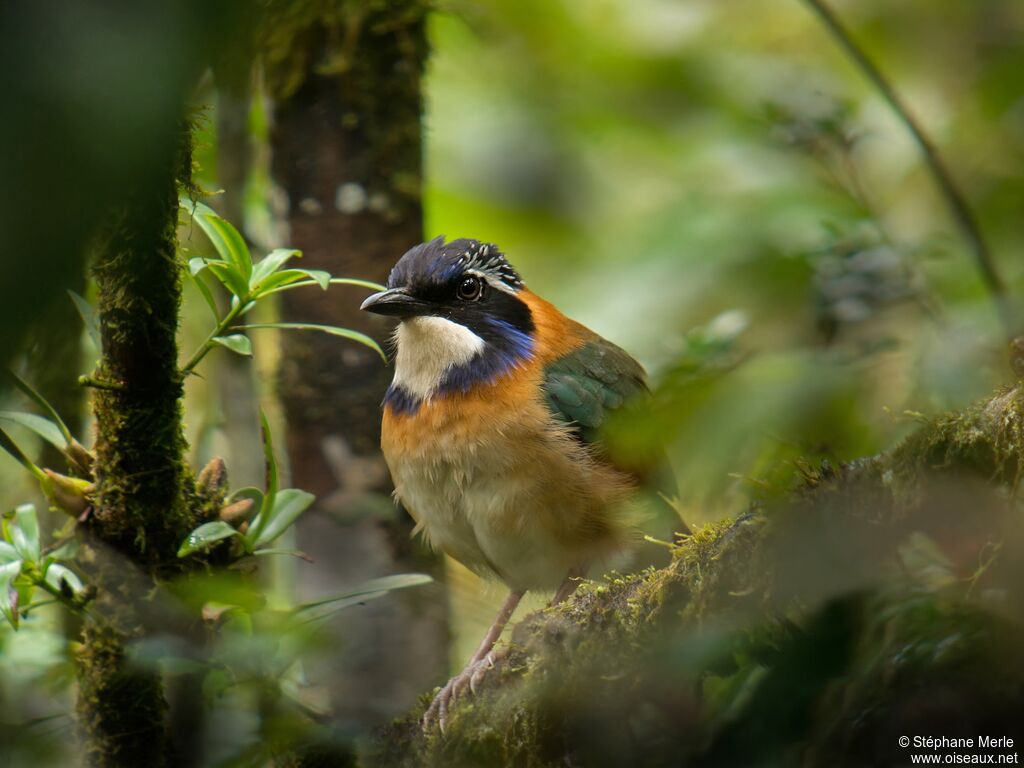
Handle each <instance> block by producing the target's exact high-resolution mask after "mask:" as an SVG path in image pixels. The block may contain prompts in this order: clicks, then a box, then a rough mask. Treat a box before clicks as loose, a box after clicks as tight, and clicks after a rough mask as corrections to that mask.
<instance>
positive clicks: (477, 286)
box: [455, 277, 484, 301]
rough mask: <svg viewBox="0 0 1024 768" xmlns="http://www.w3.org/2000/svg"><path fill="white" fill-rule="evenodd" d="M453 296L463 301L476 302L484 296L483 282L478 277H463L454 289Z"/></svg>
mask: <svg viewBox="0 0 1024 768" xmlns="http://www.w3.org/2000/svg"><path fill="white" fill-rule="evenodd" d="M455 295H456V296H458V297H459V298H460V299H462V300H463V301H476V300H477V299H479V298H480V297H481V296H483V295H484V281H483V280H481V279H480V278H479V277H464V278H462V281H461V282H460V283H459V287H458V288H456V289H455Z"/></svg>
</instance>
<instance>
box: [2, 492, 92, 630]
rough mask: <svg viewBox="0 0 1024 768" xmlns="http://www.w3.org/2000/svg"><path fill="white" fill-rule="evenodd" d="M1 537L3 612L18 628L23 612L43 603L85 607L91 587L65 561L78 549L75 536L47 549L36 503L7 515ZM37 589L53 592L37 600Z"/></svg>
mask: <svg viewBox="0 0 1024 768" xmlns="http://www.w3.org/2000/svg"><path fill="white" fill-rule="evenodd" d="M2 533H3V539H2V540H0V613H2V614H3V616H4V618H5V619H7V621H8V623H10V625H11V626H12V627H14V628H15V629H17V628H18V624H19V621H20V619H21V617H22V616H26V615H28V613H29V611H30V610H32V609H34V608H38V607H40V606H42V605H48V604H50V603H56V602H60V603H63V604H64V605H66V606H68V607H69V608H72V609H74V610H84V608H85V605H86V604H87V603H88V602H89V600H90V598H91V593H90V590H89V589H87V588H86V586H85V585H84V584H83V583H82V580H81V579H80V578H78V575H77V574H75V572H74V571H72V570H71V569H70V568H68V567H67V566H66V565H63V564H62V562H61V561H63V560H69V559H71V558H72V557H73V556H74V554H75V551H76V549H77V547H76V543H75V540H74V539H69V540H68V541H66V542H63V543H61V545H59V546H57V547H55V548H53V549H51V550H50V551H49V552H46V551H43V549H42V546H41V544H40V538H39V519H38V517H37V515H36V508H35V507H34V506H33V505H32V504H22V505H21V506H20V507H18V508H17V509H14V510H12V511H10V512H8V513H6V514H5V515H4V516H3V520H2ZM36 590H41V591H43V592H46V593H48V594H49V595H50V598H49V599H45V600H41V601H34V598H35V594H36Z"/></svg>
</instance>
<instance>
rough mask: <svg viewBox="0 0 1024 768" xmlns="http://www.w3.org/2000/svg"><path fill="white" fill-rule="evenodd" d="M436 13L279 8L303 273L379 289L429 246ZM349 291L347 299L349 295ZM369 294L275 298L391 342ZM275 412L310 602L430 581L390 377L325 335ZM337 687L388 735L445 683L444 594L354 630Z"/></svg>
mask: <svg viewBox="0 0 1024 768" xmlns="http://www.w3.org/2000/svg"><path fill="white" fill-rule="evenodd" d="M426 13H427V5H426V4H425V3H423V2H422V0H401V2H393V3H381V2H376V1H375V0H355V1H354V2H353V1H348V2H345V1H343V0H322V1H320V2H315V1H314V2H304V3H291V2H275V3H271V12H270V14H269V18H268V19H267V21H266V23H265V32H264V40H263V59H264V62H265V71H266V75H267V82H268V87H269V91H270V96H271V97H272V99H273V104H274V116H273V130H272V135H271V140H272V151H273V162H272V171H273V177H274V179H275V181H276V182H277V184H278V185H279V187H280V188H281V189H283V191H284V192H285V194H286V195H287V203H288V213H287V222H288V225H289V236H288V242H289V244H291V245H293V246H295V247H297V248H300V249H302V251H303V262H304V263H303V266H305V267H313V268H320V269H326V270H329V271H330V272H331V273H332V274H335V275H344V276H351V277H359V278H365V279H371V280H376V281H379V282H384V281H386V279H387V275H388V272H389V271H390V268H391V266H392V265H393V264H394V262H395V261H396V260H397V259H398V257H399V256H401V255H402V254H403V253H404V252H405V251H406V250H407V249H408V248H410V247H411V246H413V245H415V244H416V243H418V242H420V241H421V240H422V239H423V213H422V203H421V167H422V139H421V133H422V124H421V113H422V108H423V99H422V92H421V77H422V72H423V67H424V63H425V59H426V55H427V42H426V34H425V23H426ZM346 291H348V292H347V293H346ZM361 297H362V294H360V293H358V292H356V291H353V290H351V289H344V288H341V289H338V290H332V291H330V292H328V293H320V292H313V293H309V292H306V293H303V294H302V295H301V296H300V295H299V294H298V292H291V293H285V294H282V307H281V311H282V315H283V319H285V320H289V321H303V322H315V323H325V324H329V325H339V326H343V327H346V328H354V329H357V330H360V331H363V332H365V333H368V334H370V335H371V336H373V337H375V338H377V339H379V340H383V339H384V338H385V337H386V336H387V335H388V334H389V333H390V330H391V327H390V325H389V324H388V323H387V322H386V321H385V320H384V319H382V318H379V317H375V316H371V315H368V314H367V313H364V312H360V311H359V303H360V300H361ZM280 370H281V380H280V381H281V384H280V396H281V400H282V404H283V406H284V409H285V412H286V414H287V424H288V433H287V441H288V455H289V459H290V464H291V472H292V480H293V483H294V484H295V485H296V486H298V487H301V488H305V489H308V490H309V491H311V492H313V493H315V494H316V495H317V507H316V508H315V510H314V512H313V513H312V514H309V515H306V516H305V517H304V518H303V519H302V521H300V523H299V527H298V537H299V545H300V548H301V549H303V550H304V551H307V552H309V554H311V555H312V556H313V557H314V558H315V559H316V561H317V563H318V567H317V569H316V573H315V574H312V577H313V578H316V579H317V580H318V583H316V584H310V583H306V584H304V585H303V587H304V588H305V589H307V590H311V591H312V590H318V589H321V590H322V589H325V588H327V587H328V585H331V587H330V588H332V589H337V585H338V584H339V583H342V584H352V583H358V582H360V581H363V580H365V579H367V578H370V577H373V576H379V575H381V574H382V573H386V572H391V571H408V570H434V569H436V568H437V565H438V561H437V560H436V559H433V558H430V557H428V556H427V555H426V554H425V553H424V552H422V551H420V550H418V549H416V548H414V547H415V545H412V544H411V543H410V539H409V531H410V529H411V523H410V521H409V520H408V519H407V518H405V517H396V515H395V511H394V506H393V504H392V503H391V501H390V499H389V498H388V497H387V495H386V494H387V492H388V491H389V490H390V488H389V485H388V477H387V470H386V468H385V467H384V462H383V459H382V457H381V455H380V450H379V442H380V401H381V398H382V396H383V393H384V390H385V389H386V387H387V384H388V381H389V379H390V371H389V370H388V369H387V368H385V367H384V366H382V365H381V361H380V359H379V358H378V357H377V355H376V354H375V353H374V352H373V351H371V350H369V349H366V348H363V347H357V346H349V347H344V348H343V347H342V346H340V345H339V344H338V343H337V341H336V340H335V339H332V338H331V337H329V336H324V335H319V334H305V335H303V334H295V335H292V336H289V337H288V339H287V341H286V343H285V344H284V345H283V346H282V360H281V368H280ZM343 630H344V632H343V635H342V636H340V637H339V638H338V640H339V642H341V643H342V644H343V647H344V649H345V650H344V652H343V653H341V654H339V656H338V658H339V666H338V668H337V669H334V670H331V671H329V672H327V674H330V675H331V690H332V697H333V700H334V704H335V710H336V714H337V715H338V717H339V718H343V719H354V720H356V721H359V722H362V723H364V724H366V723H376V722H380V720H381V719H382V718H386V717H389V716H392V715H393V714H395V713H396V712H398V711H401V710H403V709H404V708H405V707H407V706H408V705H409V703H410V702H411V701H412V700H413V699H414V697H415V695H416V693H417V692H418V691H419V690H421V689H422V688H423V687H425V686H427V685H430V684H432V683H434V682H435V681H436V680H437V679H439V678H441V677H443V675H444V674H445V670H446V666H447V663H446V648H447V622H446V605H445V601H444V592H443V588H442V587H441V586H440V585H438V586H435V587H433V588H431V589H430V590H426V591H425V592H424V593H422V594H418V595H401V596H396V599H395V600H389V601H387V604H385V603H384V602H383V601H382V602H381V603H380V604H378V605H374V606H372V607H370V608H369V609H368V610H367V611H365V612H362V613H361V614H360V615H359V616H350V617H349V618H348V619H347V620H346V622H345V624H344V628H343Z"/></svg>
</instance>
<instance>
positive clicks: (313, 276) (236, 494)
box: [0, 200, 430, 674]
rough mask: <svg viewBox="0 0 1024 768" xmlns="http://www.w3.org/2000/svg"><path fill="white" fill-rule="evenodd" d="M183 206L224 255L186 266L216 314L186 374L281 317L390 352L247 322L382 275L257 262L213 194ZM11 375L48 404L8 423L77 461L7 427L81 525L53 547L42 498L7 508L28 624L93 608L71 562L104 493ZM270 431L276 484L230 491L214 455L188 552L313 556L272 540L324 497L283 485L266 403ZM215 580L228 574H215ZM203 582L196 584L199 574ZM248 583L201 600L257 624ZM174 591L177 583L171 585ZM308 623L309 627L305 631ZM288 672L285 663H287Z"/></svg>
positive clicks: (245, 351) (4, 596)
mask: <svg viewBox="0 0 1024 768" xmlns="http://www.w3.org/2000/svg"><path fill="white" fill-rule="evenodd" d="M180 205H181V207H182V208H183V209H185V210H187V211H188V212H189V213H190V215H191V218H192V221H194V222H196V223H198V225H199V227H200V228H201V229H202V230H203V232H204V233H205V234H206V236H207V237H208V238H209V240H210V242H211V243H212V244H213V247H214V249H215V251H216V254H217V256H216V258H207V257H202V256H199V257H195V258H192V259H190V260H189V261H188V264H187V268H186V273H187V275H188V277H189V278H190V279H191V280H192V281H193V282H194V283H195V285H196V287H197V288H198V290H199V292H200V294H201V295H202V296H203V298H204V300H205V302H206V304H207V305H208V306H209V308H210V311H211V312H212V313H213V316H214V321H215V322H214V327H213V329H212V330H211V331H210V333H209V334H208V336H207V337H206V339H205V340H204V341H203V343H202V344H200V346H199V348H198V349H196V350H195V352H194V353H193V354H192V355H191V356H190V357H189V358H188V359H187V361H186V362H185V363H184V365H182V366H181V368H180V374H181V376H182V378H184V377H187V376H189V375H190V374H192V373H193V372H194V371H195V369H196V367H197V366H198V365H199V364H200V363H201V362H202V361H203V359H204V358H205V357H206V355H207V354H208V353H209V352H210V351H211V350H212V349H214V348H215V347H217V346H222V347H225V348H226V349H229V350H231V351H232V352H235V353H238V354H242V355H246V356H251V355H252V345H251V343H250V341H249V338H248V336H246V335H245V334H244V333H242V331H244V330H251V329H264V328H275V329H282V330H316V331H322V332H325V333H330V334H333V335H335V336H339V337H342V338H346V339H349V340H352V341H355V342H357V343H360V344H364V345H366V346H368V347H370V348H372V349H373V350H375V351H376V352H377V353H378V354H379V355H380V356H381V357H382V359H383V358H384V353H383V351H382V350H381V349H380V347H379V346H378V345H377V343H376V342H375V341H373V339H371V338H369V337H368V336H365V335H364V334H361V333H358V332H356V331H352V330H349V329H346V328H338V327H335V326H327V325H316V324H311V323H256V324H248V325H243V324H239V320H240V319H241V318H242V317H243V316H244V315H245V314H246V313H248V312H249V311H251V310H252V309H253V307H255V306H256V305H257V303H258V302H260V301H262V300H264V299H266V298H267V297H269V296H272V295H274V294H277V293H280V292H282V291H287V290H293V289H296V288H303V287H317V288H320V289H323V290H326V289H328V288H329V287H330V286H331V285H353V286H359V287H363V288H369V289H371V290H379V289H382V288H383V286H381V285H378V284H377V283H373V282H369V281H366V280H357V279H349V278H335V277H332V276H331V275H330V274H329V273H327V272H324V271H322V270H315V269H301V268H297V267H293V266H288V262H289V261H290V260H291V259H293V258H295V257H297V256H300V255H301V254H300V252H299V251H297V250H294V249H287V248H283V249H277V250H274V251H271V252H270V253H269V254H267V255H266V256H265V257H264V258H263V259H261V260H259V261H257V262H254V261H253V258H252V255H251V253H250V251H249V248H248V247H247V246H246V244H245V240H244V239H243V238H242V236H241V234H239V232H238V230H236V229H235V228H234V227H233V226H232V225H231V224H230V223H229V222H227V221H225V220H224V219H222V218H221V217H219V216H218V215H217V214H216V213H214V211H213V210H211V209H210V208H209V207H207V206H205V205H203V204H202V203H197V202H193V201H190V200H182V201H181V203H180ZM204 273H208V274H210V275H212V276H213V277H214V278H215V279H216V281H218V282H219V283H221V284H222V285H223V286H224V288H225V289H226V290H227V291H228V293H229V295H230V303H229V306H228V309H227V311H226V312H225V313H223V314H222V313H221V312H220V311H219V310H218V305H217V302H216V301H215V300H214V294H213V292H212V290H211V286H209V285H207V284H206V282H205V280H204ZM71 300H72V301H73V302H74V304H75V307H76V308H77V310H78V312H79V314H80V315H81V317H82V320H83V323H84V325H85V328H86V330H87V332H88V333H89V335H90V337H91V338H92V339H93V342H94V344H95V346H96V348H97V350H99V349H100V348H101V343H102V342H101V339H100V336H99V322H98V318H97V316H96V312H95V310H94V308H93V307H92V306H91V305H90V304H89V303H88V302H87V301H86V300H85V299H84V298H82V297H81V296H79V295H78V294H71ZM8 376H9V378H10V381H11V383H12V384H13V386H14V387H15V388H17V389H18V390H20V391H21V392H22V393H23V394H24V395H25V397H26V398H28V400H30V401H31V402H32V403H34V404H35V406H36V407H37V408H38V410H39V413H32V412H28V411H14V410H0V423H6V424H11V425H15V426H18V427H21V428H24V429H28V430H30V431H31V432H34V433H35V434H36V435H38V436H39V437H40V438H42V439H43V440H45V441H46V442H48V443H50V444H52V445H53V446H54V447H56V448H57V449H58V450H60V451H61V452H62V453H63V455H64V456H65V458H66V459H67V461H68V466H69V468H70V469H69V474H61V473H58V472H55V471H54V470H52V469H47V468H44V467H40V466H38V465H37V464H36V463H35V462H34V461H32V459H30V458H29V457H28V455H27V454H26V453H25V452H24V451H23V450H22V449H21V448H20V447H19V446H18V445H17V443H16V442H15V441H14V440H13V439H12V438H11V437H10V435H8V434H7V433H6V432H5V431H4V430H3V429H0V448H2V449H3V450H4V451H6V452H7V453H9V454H10V455H11V456H13V457H14V458H15V459H16V460H17V461H18V462H19V463H20V464H21V465H22V466H23V467H24V468H25V469H26V470H27V471H28V472H30V473H31V474H32V475H33V477H35V478H36V480H37V481H38V482H39V485H40V488H41V489H42V491H43V493H44V495H45V496H46V498H47V500H48V501H49V503H50V505H51V507H52V508H53V509H56V510H60V511H62V512H64V513H66V514H68V515H70V516H71V517H72V518H73V521H72V523H71V524H70V525H69V526H66V529H67V530H69V531H70V533H69V534H68V535H67V537H65V538H64V539H62V540H61V541H60V542H59V544H58V545H57V546H55V547H52V548H50V550H49V551H43V549H42V547H41V543H40V542H41V537H40V530H39V522H38V518H37V515H36V510H35V507H34V506H32V505H31V504H25V505H22V506H20V507H18V508H17V509H16V510H14V511H12V512H10V513H8V514H6V515H4V516H3V520H2V535H3V539H2V540H0V611H2V613H3V615H4V617H5V618H6V619H7V621H8V623H10V624H11V626H12V627H14V628H15V629H17V628H18V624H19V619H20V617H23V616H26V615H28V613H29V611H30V610H31V609H34V608H36V607H38V606H40V605H44V604H50V603H57V602H59V603H62V604H64V605H66V606H68V607H69V608H71V609H73V610H77V611H85V610H86V606H87V604H88V603H89V601H90V600H91V599H92V597H93V594H94V593H95V589H94V588H92V587H90V586H87V585H86V584H84V583H83V582H82V580H81V579H80V578H79V577H78V575H77V574H75V572H74V571H72V570H71V569H70V568H69V567H68V566H67V565H66V564H64V563H65V562H66V561H69V560H71V559H73V558H74V555H75V552H76V551H77V539H76V538H75V537H74V533H73V527H72V526H73V524H74V521H81V520H87V519H88V516H89V514H91V510H92V505H93V503H94V495H95V493H96V485H95V474H94V472H95V469H94V463H95V457H94V455H93V453H92V452H91V451H90V450H89V449H88V448H86V447H85V446H84V445H83V444H82V443H81V442H79V440H78V439H77V438H76V437H75V436H74V435H73V434H72V433H71V431H70V430H69V429H68V427H67V425H66V424H65V422H64V421H63V419H61V417H60V415H59V414H58V413H57V411H56V409H55V408H54V407H53V406H52V405H51V404H50V403H49V402H48V401H47V400H46V399H45V398H44V397H43V396H42V395H41V394H40V393H39V392H38V391H36V390H35V389H34V388H33V387H32V385H31V384H29V383H28V382H27V381H25V380H23V379H21V378H20V377H19V376H17V375H16V374H14V373H13V372H9V373H8ZM82 381H83V383H85V384H93V385H95V386H100V385H102V386H112V387H117V386H121V384H120V383H119V382H105V383H102V382H101V383H99V384H97V383H96V382H94V381H93V380H91V379H89V378H88V377H85V378H84V379H83V380H82ZM260 420H261V426H262V430H263V450H264V456H265V460H266V468H267V484H266V488H265V489H259V488H255V487H246V488H240V489H238V490H235V491H233V492H230V493H229V492H228V489H227V488H226V487H224V466H223V462H221V461H220V460H219V459H215V460H214V461H212V462H211V463H210V465H208V467H207V468H206V469H204V470H203V471H202V472H200V473H199V475H198V477H197V481H196V485H197V487H198V490H199V492H200V494H201V495H205V497H206V498H207V499H208V501H209V502H211V503H210V504H209V511H208V516H209V517H210V518H213V519H210V520H208V521H206V522H203V523H202V524H201V525H199V526H197V527H196V528H195V529H194V530H193V531H191V532H190V533H189V534H188V536H187V537H186V538H185V540H184V541H183V542H182V543H181V546H180V547H179V549H178V553H177V554H178V557H179V558H182V559H184V558H189V557H196V558H207V559H208V560H209V561H210V562H223V560H214V559H213V557H214V555H218V556H219V554H218V552H215V550H220V548H221V547H220V545H222V543H223V544H229V542H228V540H231V541H230V546H227V547H226V548H224V550H223V551H224V552H226V553H227V554H228V559H229V560H231V561H234V560H238V559H241V558H245V557H250V556H265V555H279V554H290V555H297V556H299V557H304V555H303V554H302V553H301V552H297V551H294V550H288V549H281V548H274V547H273V546H271V545H272V544H273V543H274V542H275V541H276V540H277V539H278V538H279V537H280V536H281V534H283V533H284V532H285V531H286V530H287V529H288V528H289V527H291V526H292V525H293V524H294V523H295V521H296V520H297V519H298V518H299V516H300V515H301V514H302V513H303V512H305V511H306V510H307V509H309V507H310V506H312V504H313V502H314V501H315V497H314V496H313V494H311V493H308V492H306V491H303V490H300V489H298V488H280V487H279V473H278V464H277V460H276V458H275V455H274V449H273V437H272V435H271V430H270V425H269V423H268V421H267V418H266V416H265V415H264V414H263V413H262V411H261V413H260ZM428 581H430V577H429V576H425V575H422V574H396V575H393V576H387V577H384V578H382V579H375V580H372V581H370V582H367V583H366V584H363V585H360V586H358V587H355V588H353V589H350V590H348V591H346V592H344V593H342V594H340V595H334V596H332V597H329V598H325V599H321V600H318V601H316V602H315V603H310V604H306V605H300V606H297V607H295V608H293V609H291V610H290V611H285V612H283V613H282V612H280V611H275V612H273V613H274V614H275V616H277V615H278V614H280V616H278V618H280V619H281V621H280V622H278V624H279V627H278V630H277V631H279V632H281V633H284V634H288V635H292V636H295V635H294V633H295V632H296V631H297V630H298V629H299V628H307V629H308V628H309V627H310V625H315V624H317V623H318V622H320V621H321V620H323V619H326V618H328V617H329V616H331V615H333V614H334V613H335V612H336V611H337V610H340V609H342V608H345V607H347V606H350V605H355V604H359V603H363V602H366V601H367V600H372V599H374V598H377V597H381V596H382V595H385V594H387V593H388V592H389V591H391V590H394V589H401V588H405V587H411V586H416V585H418V584H423V583H425V582H428ZM211 583H212V584H214V585H220V586H223V584H222V583H221V582H220V581H218V580H216V579H214V580H213V581H212V582H211ZM193 586H194V584H193ZM235 587H237V585H234V586H231V587H230V588H227V589H220V587H219V586H214V587H209V586H207V587H203V589H201V590H200V592H201V593H202V594H204V595H205V597H204V600H203V602H202V604H201V606H197V607H201V609H202V613H203V616H204V618H208V617H209V616H220V615H222V614H224V615H232V616H236V617H237V616H240V615H242V614H244V615H245V621H244V622H243V623H247V624H249V625H250V626H251V620H252V617H253V616H254V615H255V613H257V612H260V611H263V610H264V609H265V606H264V602H265V601H263V600H255V601H253V600H241V601H239V600H235V599H233V597H232V595H234V594H235V593H236V592H237V589H236V588H235ZM244 589H245V590H246V591H247V593H252V592H258V587H257V586H256V585H255V584H249V585H247V586H245V588H244ZM37 591H42V592H45V593H48V595H49V598H47V599H45V600H43V601H38V602H33V596H34V595H35V594H36V592H37ZM172 591H173V587H172ZM305 633H306V629H303V631H302V632H299V635H302V636H305ZM278 674H280V672H279V673H278Z"/></svg>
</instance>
